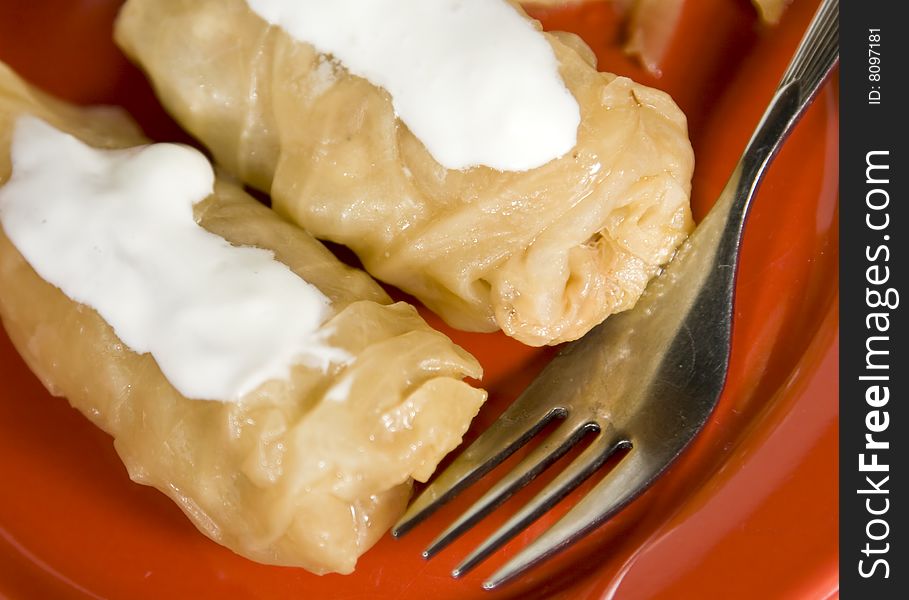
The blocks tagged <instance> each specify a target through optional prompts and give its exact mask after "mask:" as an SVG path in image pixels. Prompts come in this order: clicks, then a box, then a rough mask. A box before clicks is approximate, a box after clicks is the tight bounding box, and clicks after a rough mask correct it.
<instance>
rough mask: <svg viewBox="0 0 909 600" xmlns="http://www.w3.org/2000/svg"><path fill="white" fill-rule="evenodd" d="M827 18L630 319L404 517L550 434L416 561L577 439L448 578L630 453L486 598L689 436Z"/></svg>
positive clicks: (508, 568)
mask: <svg viewBox="0 0 909 600" xmlns="http://www.w3.org/2000/svg"><path fill="white" fill-rule="evenodd" d="M838 43H839V8H838V4H837V2H836V0H824V1H823V2H822V3H821V5H820V8H819V9H818V11H817V13H816V14H815V16H814V19H813V20H812V22H811V24H810V25H809V27H808V30H807V31H806V33H805V36H804V37H803V38H802V41H801V44H800V45H799V47H798V50H797V51H796V53H795V55H794V57H793V59H792V62H791V63H790V65H789V67H788V69H787V70H786V72H785V74H784V75H783V77H782V80H781V81H780V84H779V86H778V88H777V90H776V93H775V95H774V96H773V99H772V100H771V102H770V105H769V107H768V108H767V111H766V112H765V113H764V116H763V118H762V119H761V121H760V123H759V125H758V127H757V129H756V130H755V132H754V134H753V136H752V138H751V140H750V141H749V143H748V145H747V146H746V148H745V151H744V153H743V155H742V157H741V159H740V160H739V162H738V164H737V166H736V167H735V170H734V171H733V173H732V176H731V178H730V179H729V182H728V183H727V184H726V187H725V188H724V189H723V192H722V193H721V194H720V197H719V198H718V199H717V202H716V204H715V206H714V207H713V209H712V210H711V211H710V213H709V214H708V215H707V216H706V217H705V218H704V220H703V221H702V222H701V223H700V224H699V225H698V227H697V228H696V229H695V231H694V233H693V234H692V235H691V236H690V238H689V239H688V241H687V242H686V243H685V244H684V245H683V246H682V248H681V249H680V250H679V251H678V253H677V254H676V256H675V258H674V259H673V260H672V262H671V263H670V264H669V265H668V266H667V267H666V269H665V270H664V271H663V272H662V273H661V274H660V275H659V276H658V277H657V278H655V279H654V281H652V282H651V283H650V285H649V286H648V287H647V289H646V291H645V293H644V295H643V296H642V297H641V299H640V300H639V301H638V303H637V305H636V306H635V307H634V308H633V309H632V310H630V311H627V312H624V313H621V314H618V315H615V316H612V317H610V318H609V319H608V320H607V321H606V322H604V323H603V324H602V325H600V326H599V327H597V328H596V329H594V330H592V331H590V332H589V333H588V334H587V335H586V336H584V338H583V339H581V340H579V341H577V342H574V343H572V344H569V345H568V346H566V347H565V348H564V349H563V350H562V351H561V352H560V353H559V354H558V355H557V356H556V357H555V358H554V359H553V360H552V362H551V363H550V364H549V365H547V367H546V368H545V369H544V370H543V372H542V373H541V374H540V375H539V376H538V377H537V379H536V380H535V381H534V382H533V383H532V384H531V385H530V386H529V387H528V388H527V389H526V390H525V391H524V393H523V394H522V395H521V396H520V397H519V398H518V399H517V400H516V401H515V402H514V403H513V404H512V405H511V406H510V407H509V408H508V409H506V410H505V412H504V413H503V414H502V416H501V417H499V419H498V420H497V421H496V422H495V423H494V424H493V425H492V426H491V427H490V428H489V429H488V430H486V431H485V432H483V433H482V434H481V435H480V436H479V438H477V440H476V441H475V442H474V443H473V444H472V445H471V446H470V447H469V448H467V449H466V450H465V451H464V452H463V453H462V454H461V455H460V456H458V457H457V458H456V459H455V460H454V462H453V463H452V464H451V465H450V466H449V467H448V468H447V469H446V470H445V471H444V472H442V473H441V474H440V475H439V476H438V477H436V479H435V480H434V481H433V482H432V483H431V484H430V485H429V486H428V487H427V488H426V489H425V490H424V491H423V493H422V494H420V496H419V497H418V498H417V499H416V500H415V501H414V502H413V503H412V504H411V505H410V507H409V508H408V510H407V512H406V513H405V515H404V516H403V517H402V518H401V520H400V521H398V523H397V524H396V525H395V527H394V528H393V530H392V533H393V535H394V536H395V537H398V536H401V535H403V534H404V533H406V532H407V531H409V530H410V529H411V528H413V527H414V526H415V525H416V524H417V523H419V522H420V521H422V520H423V519H424V518H426V517H427V516H428V515H429V514H430V513H432V512H433V511H434V510H435V509H437V508H438V507H439V506H440V505H441V504H443V503H445V502H446V501H448V500H450V499H451V498H452V497H454V496H455V495H456V494H457V493H458V492H459V491H461V490H462V489H463V488H465V487H466V486H468V485H470V484H471V483H473V482H474V481H476V480H477V479H479V478H480V477H482V476H483V475H484V474H485V473H487V472H488V471H490V470H491V469H492V468H494V467H495V466H496V465H498V464H499V463H501V462H502V461H503V460H505V459H506V458H507V457H508V456H509V455H511V454H512V453H513V452H514V451H515V450H517V449H518V448H520V447H521V446H522V445H524V443H526V442H527V441H528V440H529V439H531V438H532V437H534V436H535V435H536V434H537V433H538V432H539V431H540V430H541V429H542V428H543V427H545V426H546V424H547V423H549V422H550V421H552V420H553V419H561V420H562V423H561V424H559V425H558V426H557V427H556V428H555V430H554V431H553V432H552V433H551V434H550V435H549V436H548V437H547V438H546V439H545V440H543V441H542V442H541V443H540V445H539V446H537V447H536V448H534V449H533V450H532V451H531V452H530V453H529V454H528V455H527V456H526V457H525V458H524V459H523V460H522V461H521V462H520V463H519V464H518V465H517V466H516V467H515V468H514V469H513V470H512V471H511V472H509V473H508V474H507V475H505V476H504V477H503V478H502V479H501V480H499V481H498V482H497V483H496V484H495V485H494V486H493V487H492V488H491V489H490V490H489V491H488V492H486V494H485V495H483V496H482V497H481V498H480V499H479V500H478V501H477V502H476V503H475V504H474V505H473V506H471V507H470V508H469V509H468V510H467V512H466V513H464V514H463V515H462V516H461V517H460V518H458V519H457V520H456V521H455V522H454V523H453V524H452V525H451V526H450V527H448V529H446V530H445V531H444V532H443V533H442V534H441V535H439V536H438V537H437V538H436V540H435V541H433V542H432V543H431V544H430V545H429V547H428V548H427V549H426V550H425V551H424V552H423V556H424V557H426V558H429V557H431V556H432V555H434V554H436V553H437V552H439V551H440V550H441V549H442V548H444V547H445V546H447V545H448V544H449V543H450V542H451V541H453V540H454V539H455V538H456V537H458V536H459V535H460V534H461V533H463V532H464V531H466V530H467V529H469V528H470V527H472V526H473V525H474V524H475V523H476V522H478V521H479V520H480V519H482V518H483V517H484V516H486V515H487V514H488V513H489V512H490V511H492V510H493V509H494V508H496V507H497V506H498V505H500V504H501V503H502V502H504V501H505V500H506V499H508V498H509V497H510V496H511V495H512V494H514V493H515V492H516V491H517V490H519V489H520V488H521V487H523V486H524V485H526V484H527V483H528V482H529V481H530V480H531V479H533V478H534V477H536V476H537V475H538V474H539V473H541V472H542V471H543V470H544V469H546V468H547V467H548V466H549V465H550V464H552V463H553V462H554V461H555V460H557V459H558V458H559V457H560V456H562V455H563V454H565V453H566V452H567V451H568V450H569V449H571V447H572V446H574V445H575V444H576V443H577V442H578V441H579V440H580V439H581V438H583V437H585V436H586V435H588V434H594V435H595V437H594V439H593V441H592V442H591V443H590V445H589V446H587V448H585V449H584V450H583V451H582V452H581V454H580V455H579V456H578V457H577V458H575V459H574V460H573V461H572V462H571V463H570V464H569V465H568V466H567V467H566V468H565V470H564V471H562V472H561V473H559V474H558V475H557V476H556V477H555V479H554V480H553V481H552V482H550V483H549V484H548V485H547V486H546V487H545V488H544V489H543V490H542V491H541V492H539V494H538V495H537V496H536V497H534V498H533V499H532V500H530V502H528V503H527V504H526V505H525V506H524V507H523V508H521V509H520V510H519V511H518V512H517V513H516V514H515V515H513V516H512V517H511V518H510V519H509V520H508V521H507V522H506V523H505V524H504V525H503V526H502V527H501V528H500V529H499V530H498V531H496V532H495V533H494V534H493V535H492V536H491V537H490V538H488V539H487V540H486V541H485V542H483V543H482V544H481V545H480V546H479V547H478V548H477V549H476V550H474V551H473V552H472V553H470V555H468V556H467V557H466V558H465V559H464V560H463V561H462V562H461V563H460V564H459V565H458V566H457V567H456V568H455V569H454V571H453V572H452V575H453V576H454V577H459V576H460V575H462V574H464V573H465V572H466V571H468V570H469V569H471V568H473V567H474V566H475V565H477V564H478V563H479V562H480V561H482V560H484V559H485V558H487V557H488V556H489V555H490V554H491V553H492V552H494V551H495V550H496V549H497V548H499V547H500V546H502V545H503V544H504V543H505V542H507V541H508V540H509V539H511V538H512V537H514V536H515V535H516V534H518V533H520V532H521V531H522V530H523V529H524V528H525V527H527V526H528V525H529V524H530V523H531V522H533V521H534V520H536V519H537V518H538V517H540V516H541V515H542V514H543V513H545V512H546V511H547V510H549V509H550V508H551V507H552V506H553V505H554V504H556V503H557V502H558V501H559V500H561V499H562V498H564V497H565V496H566V495H567V494H568V493H569V492H570V491H571V490H572V489H574V488H575V487H577V486H578V485H579V484H580V483H581V482H583V481H584V480H585V479H586V478H588V477H589V476H590V475H591V474H592V473H593V472H594V471H596V470H597V469H598V468H599V467H600V466H601V465H602V464H603V463H604V462H605V461H606V460H607V459H608V458H609V456H610V455H611V454H613V453H614V452H615V451H616V450H618V449H620V448H627V449H630V450H629V451H628V453H627V454H626V455H625V456H624V457H622V459H621V460H620V461H619V462H618V464H617V465H616V466H615V468H614V469H613V470H611V471H610V472H609V473H607V474H606V476H605V477H604V478H603V480H602V481H601V482H600V483H598V484H597V485H596V486H595V487H594V488H593V489H592V490H591V491H590V492H589V493H588V494H587V495H586V496H585V497H584V498H582V499H581V500H580V501H579V502H578V503H577V504H576V505H575V506H574V507H573V508H572V509H571V510H570V511H569V512H568V513H567V514H566V515H565V516H564V517H563V518H562V519H561V520H559V521H558V522H557V523H556V524H555V525H553V526H552V527H551V528H550V529H548V530H547V531H546V532H544V533H543V534H542V535H541V536H540V537H538V538H537V539H536V540H534V541H533V542H531V543H530V544H529V545H528V546H527V547H526V548H524V549H523V550H522V551H521V552H520V553H518V554H517V555H516V556H515V557H514V558H513V559H511V560H510V561H509V562H508V563H507V564H505V565H504V566H503V567H502V568H501V569H499V570H498V571H497V572H496V573H495V574H493V575H492V577H491V578H490V579H488V580H487V581H486V582H485V583H484V584H483V587H485V588H487V589H492V588H495V587H497V586H499V585H501V584H502V583H504V582H506V581H508V580H509V579H512V578H513V577H515V576H517V575H518V574H520V573H522V572H524V571H525V570H527V569H528V568H530V567H532V566H533V565H536V564H537V563H539V562H541V561H542V560H544V559H546V558H548V557H550V556H552V555H553V554H555V553H556V552H558V551H560V550H562V549H564V548H565V547H567V546H569V545H570V544H572V543H573V542H575V541H576V540H578V539H579V538H581V537H582V536H584V535H586V534H587V533H589V532H590V531H592V530H593V529H594V528H596V527H597V526H599V525H600V524H602V523H603V522H604V521H606V520H607V519H609V518H610V517H612V516H613V515H614V514H615V513H617V512H618V511H619V510H620V509H621V508H623V507H624V506H625V505H626V504H628V503H629V502H631V500H633V499H634V498H635V497H637V496H638V495H639V494H641V492H643V491H644V490H645V489H646V488H647V487H648V486H649V485H650V484H651V483H653V481H654V480H655V479H656V478H657V477H659V475H660V474H661V473H662V472H663V471H664V470H665V469H666V468H667V467H668V466H669V465H670V464H672V462H673V461H674V460H675V459H676V458H677V457H678V456H679V454H680V453H681V452H682V451H683V450H684V449H685V447H686V446H687V445H688V444H689V442H691V440H692V439H693V438H694V437H695V435H696V434H697V433H698V431H700V430H701V428H702V427H703V425H704V423H705V422H706V421H707V418H708V417H709V416H710V413H711V412H712V411H713V409H714V407H715V406H716V404H717V401H718V399H719V396H720V392H721V391H722V390H723V387H724V384H725V380H726V372H727V368H728V365H729V352H730V337H731V329H732V307H733V293H734V289H735V273H736V265H737V262H738V255H739V246H740V243H741V237H742V229H743V226H744V223H745V217H746V215H747V213H748V208H749V205H750V202H751V198H752V197H753V196H754V193H755V190H756V189H757V187H758V184H759V183H760V181H761V178H762V176H763V174H764V172H765V170H766V168H767V165H768V164H769V163H770V161H771V160H772V159H773V157H774V156H775V155H776V153H777V151H778V150H779V148H780V146H781V145H782V143H783V141H784V140H785V138H786V137H787V136H788V134H789V132H790V131H791V130H792V128H793V126H794V125H795V123H796V121H797V120H798V119H799V117H801V115H802V113H803V112H804V111H805V109H806V108H807V106H808V105H809V104H810V102H811V100H812V99H813V97H814V96H815V94H816V93H817V91H818V89H819V88H820V86H821V84H822V83H823V81H824V80H825V79H826V77H827V74H828V73H829V72H830V70H831V69H832V68H833V66H834V65H835V64H836V62H837V60H838V56H839V49H838Z"/></svg>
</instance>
